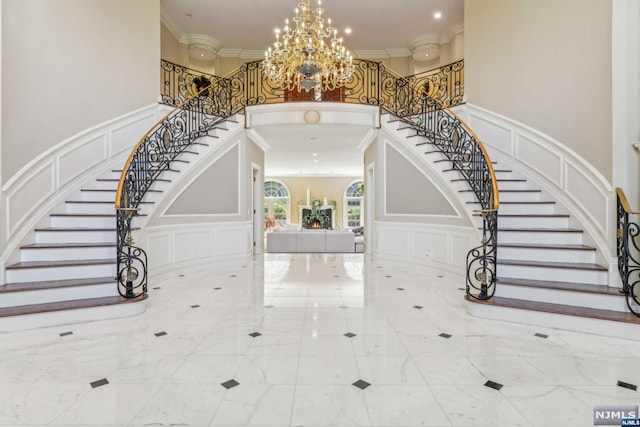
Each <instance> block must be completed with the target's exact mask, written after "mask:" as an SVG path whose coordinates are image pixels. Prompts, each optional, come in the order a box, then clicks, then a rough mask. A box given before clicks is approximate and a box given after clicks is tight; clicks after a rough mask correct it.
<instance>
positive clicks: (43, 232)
mask: <svg viewBox="0 0 640 427" xmlns="http://www.w3.org/2000/svg"><path fill="white" fill-rule="evenodd" d="M233 126H235V127H237V126H241V125H240V124H239V121H238V120H237V119H236V118H235V117H231V118H229V119H228V120H226V121H225V122H223V123H222V124H221V125H219V126H217V128H216V129H215V130H212V131H210V132H209V135H208V136H205V137H203V138H201V139H200V140H199V141H197V142H196V143H194V144H192V146H191V147H190V148H189V149H187V150H184V151H183V152H182V153H180V155H179V157H177V158H176V159H174V160H173V162H172V165H171V168H170V169H169V170H167V171H165V173H163V174H162V175H161V177H160V178H158V179H156V181H155V182H154V184H153V185H152V187H151V188H150V189H149V190H148V191H147V193H146V195H145V199H144V200H143V201H142V202H141V206H140V207H141V209H140V211H139V212H138V214H137V215H136V216H135V217H134V218H133V219H132V222H133V229H134V230H140V229H141V228H143V227H144V225H145V222H146V220H147V218H148V216H149V214H150V213H151V212H152V210H153V208H154V205H155V203H156V202H157V201H159V200H160V198H162V193H163V192H164V191H165V190H166V189H167V188H168V187H169V186H170V185H171V184H172V181H173V180H174V179H175V178H176V176H177V175H178V174H180V173H181V172H183V171H185V170H186V169H187V168H189V167H190V166H191V165H192V164H194V163H196V162H197V158H198V156H199V155H200V154H204V153H205V152H207V151H208V150H210V149H211V148H212V146H213V145H214V144H215V142H216V141H217V140H218V138H219V137H220V136H223V135H224V132H226V131H228V130H229V128H230V127H233ZM217 134H220V136H218V135H217ZM121 173H122V170H119V169H113V170H110V171H109V172H107V173H104V174H102V175H100V176H99V177H97V178H96V179H94V180H93V181H91V182H88V183H86V184H85V185H83V186H82V188H81V189H80V190H79V191H77V192H76V193H73V194H72V195H71V196H70V197H68V198H67V200H65V201H64V202H63V203H61V204H60V205H59V206H58V207H57V208H56V209H54V210H53V212H51V213H50V214H49V218H48V221H47V222H48V226H46V227H40V228H36V229H34V231H33V234H32V236H33V237H32V241H31V242H28V243H25V244H24V245H22V246H20V250H19V254H20V262H17V263H15V264H12V265H8V266H7V267H6V273H5V274H6V283H5V284H3V285H1V286H0V332H1V331H11V330H21V329H31V328H38V327H43V326H54V325H62V324H69V323H77V322H86V321H91V320H101V319H108V318H117V317H126V316H132V315H136V314H140V313H142V312H144V310H145V300H146V299H147V297H148V295H147V294H144V295H142V296H140V297H138V298H133V299H127V298H123V297H121V296H120V295H119V294H118V288H117V282H116V228H115V226H116V215H115V209H114V200H115V195H116V189H117V187H118V182H119V180H120V174H121Z"/></svg>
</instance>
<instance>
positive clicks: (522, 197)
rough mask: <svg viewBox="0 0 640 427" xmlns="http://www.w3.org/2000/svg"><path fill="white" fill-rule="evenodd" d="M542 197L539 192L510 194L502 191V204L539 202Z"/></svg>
mask: <svg viewBox="0 0 640 427" xmlns="http://www.w3.org/2000/svg"><path fill="white" fill-rule="evenodd" d="M540 197H541V195H540V193H538V192H524V193H521V192H517V193H510V192H504V191H500V201H501V202H539V201H540Z"/></svg>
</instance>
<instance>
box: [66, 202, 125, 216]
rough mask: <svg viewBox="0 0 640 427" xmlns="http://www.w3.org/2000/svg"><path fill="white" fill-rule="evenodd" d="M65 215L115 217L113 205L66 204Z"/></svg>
mask: <svg viewBox="0 0 640 427" xmlns="http://www.w3.org/2000/svg"><path fill="white" fill-rule="evenodd" d="M65 205H66V213H70V214H111V215H115V212H116V206H115V203H66V204H65Z"/></svg>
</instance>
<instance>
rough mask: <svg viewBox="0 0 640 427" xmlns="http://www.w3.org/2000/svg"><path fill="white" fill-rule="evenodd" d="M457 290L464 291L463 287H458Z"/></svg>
mask: <svg viewBox="0 0 640 427" xmlns="http://www.w3.org/2000/svg"><path fill="white" fill-rule="evenodd" d="M458 290H459V291H466V289H465V288H458Z"/></svg>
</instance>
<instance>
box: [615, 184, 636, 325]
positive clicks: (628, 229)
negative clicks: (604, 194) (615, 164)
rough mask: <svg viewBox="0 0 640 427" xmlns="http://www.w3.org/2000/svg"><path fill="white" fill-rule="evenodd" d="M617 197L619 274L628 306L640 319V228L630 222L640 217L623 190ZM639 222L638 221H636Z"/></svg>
mask: <svg viewBox="0 0 640 427" xmlns="http://www.w3.org/2000/svg"><path fill="white" fill-rule="evenodd" d="M616 196H617V202H618V203H617V214H618V215H617V216H618V220H617V227H616V229H617V232H616V238H617V244H616V252H617V255H618V273H620V280H621V281H622V290H621V292H622V293H624V294H625V296H626V297H627V306H629V310H631V312H632V313H633V314H635V315H636V316H639V317H640V226H639V225H638V222H632V221H630V220H629V216H630V215H634V216H636V218H637V216H638V215H640V211H634V210H631V208H630V207H629V202H627V197H626V196H625V194H624V191H622V189H621V188H616ZM636 221H637V220H636Z"/></svg>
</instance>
